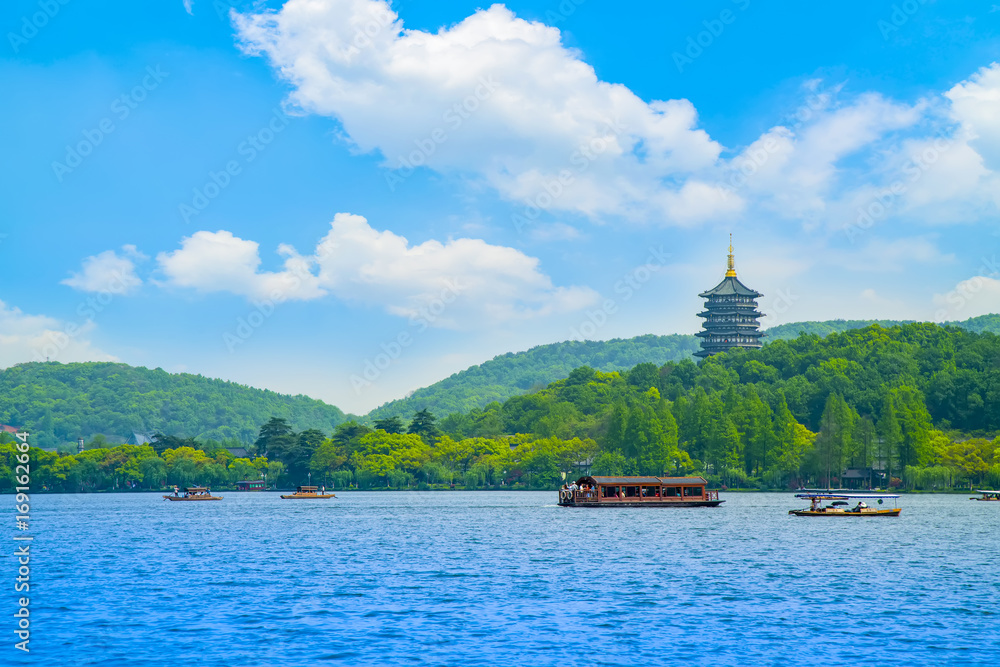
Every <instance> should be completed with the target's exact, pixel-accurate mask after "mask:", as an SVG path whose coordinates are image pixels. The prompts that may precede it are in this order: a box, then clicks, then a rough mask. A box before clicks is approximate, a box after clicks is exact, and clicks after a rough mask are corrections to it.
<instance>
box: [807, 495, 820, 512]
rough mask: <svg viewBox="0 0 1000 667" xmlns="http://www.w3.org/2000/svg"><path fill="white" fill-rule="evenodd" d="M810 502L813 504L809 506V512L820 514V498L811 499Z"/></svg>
mask: <svg viewBox="0 0 1000 667" xmlns="http://www.w3.org/2000/svg"><path fill="white" fill-rule="evenodd" d="M810 500H811V501H812V502H811V504H810V506H809V510H810V511H812V512H818V511H819V498H810Z"/></svg>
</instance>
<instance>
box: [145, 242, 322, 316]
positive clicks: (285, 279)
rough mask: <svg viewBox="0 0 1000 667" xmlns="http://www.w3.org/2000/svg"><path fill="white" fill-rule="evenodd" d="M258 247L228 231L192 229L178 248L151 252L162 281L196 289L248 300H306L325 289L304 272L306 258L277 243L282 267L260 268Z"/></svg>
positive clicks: (307, 266)
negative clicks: (198, 230)
mask: <svg viewBox="0 0 1000 667" xmlns="http://www.w3.org/2000/svg"><path fill="white" fill-rule="evenodd" d="M258 250H259V246H258V244H257V243H256V242H254V241H246V240H244V239H241V238H239V237H236V236H233V234H232V233H231V232H227V231H218V232H204V231H202V232H195V233H194V234H192V235H191V236H190V237H187V238H185V239H184V240H183V241H181V247H180V249H179V250H175V251H174V252H171V253H166V252H161V253H160V254H159V255H157V257H156V261H157V262H159V264H160V270H161V271H162V272H163V274H164V275H165V276H166V277H167V283H168V284H170V285H174V286H176V287H188V288H192V289H195V290H198V291H200V292H231V293H233V294H238V295H240V296H244V297H247V298H248V299H254V300H260V299H271V300H279V301H284V300H307V299H315V298H317V297H320V296H323V295H324V294H325V293H326V292H325V291H324V290H323V289H322V288H321V287H320V286H319V284H318V282H317V280H316V277H315V276H314V275H312V273H311V272H310V267H311V262H310V260H308V259H305V258H303V257H300V256H299V255H298V254H297V253H296V252H295V250H294V249H293V248H292V247H291V246H287V245H281V246H279V247H278V253H279V254H280V255H282V256H284V257H285V258H286V259H285V266H284V270H283V271H278V272H274V271H260V270H259V268H260V263H261V259H260V253H259V251H258Z"/></svg>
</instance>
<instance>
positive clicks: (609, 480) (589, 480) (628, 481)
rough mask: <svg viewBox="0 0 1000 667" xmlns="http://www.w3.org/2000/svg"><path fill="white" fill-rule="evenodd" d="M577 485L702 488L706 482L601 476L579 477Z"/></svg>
mask: <svg viewBox="0 0 1000 667" xmlns="http://www.w3.org/2000/svg"><path fill="white" fill-rule="evenodd" d="M576 483H577V484H596V485H599V486H615V485H624V486H641V485H648V486H677V485H682V484H687V485H694V486H702V485H704V484H707V483H708V482H707V481H706V480H705V478H704V477H605V476H602V475H591V476H589V477H581V478H580V479H578V480H577V482H576Z"/></svg>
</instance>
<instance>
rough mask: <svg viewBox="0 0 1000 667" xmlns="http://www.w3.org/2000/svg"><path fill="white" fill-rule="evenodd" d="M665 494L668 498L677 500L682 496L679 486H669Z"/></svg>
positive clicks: (665, 489)
mask: <svg viewBox="0 0 1000 667" xmlns="http://www.w3.org/2000/svg"><path fill="white" fill-rule="evenodd" d="M664 492H665V495H666V497H667V498H676V497H677V496H679V495H681V487H679V486H668V487H665V488H664Z"/></svg>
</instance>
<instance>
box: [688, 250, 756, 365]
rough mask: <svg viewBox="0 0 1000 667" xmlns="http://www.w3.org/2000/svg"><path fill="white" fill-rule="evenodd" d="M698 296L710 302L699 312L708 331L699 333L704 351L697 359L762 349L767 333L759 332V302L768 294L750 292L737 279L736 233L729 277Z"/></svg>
mask: <svg viewBox="0 0 1000 667" xmlns="http://www.w3.org/2000/svg"><path fill="white" fill-rule="evenodd" d="M698 296H700V297H701V298H703V299H708V301H707V302H706V303H705V311H704V312H701V313H698V317H704V318H705V325H704V330H703V331H699V332H698V333H697V334H696V335H697V336H698V337H700V338H701V349H700V350H698V351H697V352H695V353H694V354H695V356H696V357H710V356H712V355H713V354H716V353H718V352H725V351H726V350H728V349H730V348H734V347H747V348H754V349H756V348H759V347H760V346H761V342H760V337H761V336H763V335H764V334H763V333H761V332H760V331H758V329H759V327H760V322H758V321H757V318H759V317H760V316H761V312H760V311H758V310H757V299H759V298H760V297H762V296H764V295H763V294H761V293H760V292H755V291H754V290H752V289H750V288H749V287H747V286H746V285H744V284H743V283H741V282H740V281H739V279H738V278H737V277H736V265H735V263H734V262H733V236H732V234H730V235H729V266H728V268H727V270H726V277H725V278H723V279H722V282H721V283H719V284H718V285H716V286H715V287H713V288H712V289H710V290H708V291H707V292H702V293H701V294H699V295H698Z"/></svg>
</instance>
